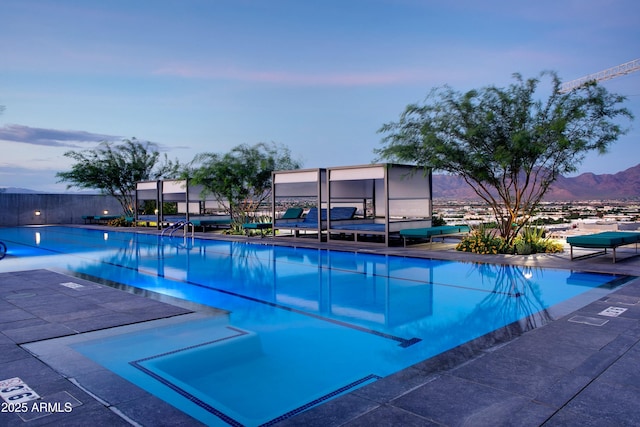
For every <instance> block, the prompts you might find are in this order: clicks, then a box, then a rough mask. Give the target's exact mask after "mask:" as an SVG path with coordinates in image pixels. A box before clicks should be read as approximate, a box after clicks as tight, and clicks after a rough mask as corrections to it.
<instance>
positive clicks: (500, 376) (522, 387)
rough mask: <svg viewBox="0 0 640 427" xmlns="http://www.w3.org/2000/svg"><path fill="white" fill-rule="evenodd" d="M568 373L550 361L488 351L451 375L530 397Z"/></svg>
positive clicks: (453, 371)
mask: <svg viewBox="0 0 640 427" xmlns="http://www.w3.org/2000/svg"><path fill="white" fill-rule="evenodd" d="M566 373H567V371H566V370H564V369H561V368H557V367H554V366H551V365H548V364H541V363H536V362H531V361H529V360H523V359H516V358H513V357H509V356H506V355H503V354H500V353H492V354H487V355H486V356H484V357H481V358H478V359H475V360H473V362H471V363H467V364H465V365H463V366H461V367H459V368H456V369H454V370H452V371H451V375H455V376H457V377H461V378H465V379H467V380H470V381H474V382H477V383H479V384H483V385H486V386H489V387H493V388H496V389H499V390H504V391H507V392H509V393H514V394H519V395H522V396H527V397H529V398H534V397H535V396H537V395H539V394H540V393H542V392H543V391H545V390H547V389H549V388H550V387H551V386H552V385H553V384H555V383H556V382H557V381H558V379H559V378H561V377H563V376H564V375H565V374H566Z"/></svg>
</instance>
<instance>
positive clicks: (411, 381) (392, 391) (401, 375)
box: [353, 367, 434, 403]
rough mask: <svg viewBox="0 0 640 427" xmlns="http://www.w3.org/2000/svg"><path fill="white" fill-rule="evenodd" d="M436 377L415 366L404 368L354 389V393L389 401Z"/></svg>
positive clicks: (371, 398)
mask: <svg viewBox="0 0 640 427" xmlns="http://www.w3.org/2000/svg"><path fill="white" fill-rule="evenodd" d="M433 379H434V375H433V374H431V373H427V372H424V371H423V370H421V369H417V368H415V367H412V368H407V369H403V370H401V371H399V372H396V373H395V374H392V375H389V376H388V377H384V378H381V379H379V380H378V381H375V382H374V383H372V384H369V385H368V386H367V387H361V388H359V389H356V390H354V391H353V394H355V395H357V396H362V397H364V398H366V399H370V400H373V401H375V402H380V403H383V402H388V401H389V400H392V399H394V398H396V397H399V396H401V395H402V394H404V393H406V392H408V391H410V390H412V389H414V388H416V387H418V386H420V385H422V384H425V383H427V382H429V381H432V380H433Z"/></svg>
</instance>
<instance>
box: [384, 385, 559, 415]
mask: <svg viewBox="0 0 640 427" xmlns="http://www.w3.org/2000/svg"><path fill="white" fill-rule="evenodd" d="M391 404H392V405H394V406H397V407H399V408H402V409H405V410H407V411H410V412H413V413H415V414H418V415H420V416H422V417H424V418H427V419H430V420H433V421H434V422H436V423H440V424H444V425H449V426H463V425H467V426H469V425H472V426H485V425H486V426H496V425H508V424H511V423H512V422H513V421H514V419H515V417H521V415H519V414H525V413H526V414H527V417H528V422H530V423H531V424H530V425H538V424H540V423H541V422H543V421H544V420H546V419H547V418H548V417H549V416H551V414H552V413H553V409H552V408H548V407H545V406H542V405H537V404H534V403H533V402H531V400H530V399H527V398H525V397H523V396H520V395H515V394H512V393H508V392H505V391H501V390H498V389H495V388H493V387H488V386H485V385H482V384H478V383H475V382H473V381H468V380H465V379H462V378H459V377H454V376H450V375H443V376H442V377H440V378H438V379H437V380H436V381H432V382H430V383H427V384H425V385H424V386H422V387H419V388H417V389H415V390H413V391H411V392H410V393H407V394H405V395H404V396H402V397H400V398H398V399H396V400H394V401H392V402H391ZM534 423H537V424H534Z"/></svg>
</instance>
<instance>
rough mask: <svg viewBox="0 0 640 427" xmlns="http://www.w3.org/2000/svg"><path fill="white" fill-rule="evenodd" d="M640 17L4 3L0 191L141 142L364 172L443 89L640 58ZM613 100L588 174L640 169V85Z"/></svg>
mask: <svg viewBox="0 0 640 427" xmlns="http://www.w3.org/2000/svg"><path fill="white" fill-rule="evenodd" d="M638 16H640V2H638V1H637V0H566V1H565V0H540V1H535V2H531V1H513V0H511V1H507V0H505V1H496V0H485V1H482V2H479V1H476V0H460V1H446V2H445V1H435V0H433V1H431V0H308V1H304V0H154V1H152V2H151V1H142V0H138V1H136V0H106V1H105V0H2V5H1V7H0V106H4V111H3V112H2V113H1V114H0V153H1V154H0V188H1V187H21V188H29V189H33V190H38V191H43V192H62V191H65V189H66V184H65V183H61V182H58V179H57V178H56V176H55V175H56V173H57V172H61V171H68V170H70V168H71V166H72V164H73V163H72V160H71V159H69V158H68V157H65V156H64V153H65V152H68V151H82V150H89V149H92V148H93V147H95V146H96V145H98V144H99V143H100V142H102V141H111V142H115V143H118V142H121V141H122V140H123V139H125V138H127V139H128V138H132V137H135V138H137V139H138V140H141V141H150V142H153V143H155V144H157V145H158V146H159V147H160V149H161V151H162V152H163V153H166V154H167V155H168V156H169V158H171V159H178V160H180V161H181V162H183V163H188V162H190V161H191V160H193V158H194V156H196V155H197V154H200V153H205V152H212V153H226V152H228V151H229V150H231V149H232V148H233V147H235V146H237V145H240V144H249V145H253V144H256V143H258V142H274V143H277V144H282V145H284V146H287V147H288V148H289V149H290V150H291V152H292V154H293V156H294V157H295V158H297V159H299V160H300V161H301V162H302V164H303V167H305V168H317V167H332V166H347V165H361V164H368V163H371V162H372V161H374V160H375V157H376V156H375V154H374V149H375V148H379V147H380V146H381V140H382V138H383V135H382V134H380V133H379V132H378V131H379V129H380V127H381V126H382V125H383V124H385V123H389V122H393V121H396V120H397V119H398V118H399V116H400V114H401V113H402V111H403V110H404V108H405V107H406V106H407V105H408V104H412V103H420V102H423V101H424V99H425V97H426V95H427V94H428V93H429V91H431V90H432V89H433V88H436V87H441V86H443V85H448V86H451V87H452V88H453V89H456V90H459V91H466V90H469V89H473V88H482V87H486V86H490V85H495V86H499V87H506V86H508V85H509V84H511V83H513V82H514V80H513V77H512V75H513V73H520V74H522V75H523V76H524V77H525V78H529V77H537V76H538V75H539V73H540V72H542V71H546V70H551V71H555V72H557V73H558V75H559V77H560V78H561V79H562V80H563V81H570V80H573V79H577V78H580V77H582V76H585V75H588V74H592V73H595V72H598V71H601V70H604V69H608V68H611V67H614V66H617V65H619V64H623V63H626V62H629V61H633V60H635V59H638V58H640V26H639V25H638ZM602 85H603V86H604V87H606V88H607V89H608V90H609V91H611V92H614V93H617V94H620V95H624V96H626V97H627V98H628V100H627V102H626V104H625V105H626V107H627V108H629V109H630V110H631V111H632V113H633V114H634V115H635V116H636V117H637V119H636V121H635V122H633V123H625V126H630V130H629V132H628V133H627V135H625V136H623V137H621V138H620V139H619V140H618V141H617V142H615V143H614V144H613V145H612V146H611V148H610V150H609V152H608V153H607V154H605V155H597V154H593V155H591V154H590V155H589V156H588V157H587V158H586V159H585V161H584V162H583V163H582V164H581V165H580V166H579V173H582V172H593V173H598V174H602V173H616V172H620V171H623V170H625V169H627V168H629V167H632V166H635V165H637V164H639V163H640V155H639V154H638V153H639V152H640V150H638V148H637V144H638V137H639V136H640V132H639V131H638V129H639V128H640V125H639V124H638V121H640V72H636V73H632V74H629V75H626V76H622V77H618V78H615V79H612V80H609V81H606V82H602ZM75 190H77V189H72V190H71V191H75Z"/></svg>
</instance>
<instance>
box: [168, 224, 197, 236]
mask: <svg viewBox="0 0 640 427" xmlns="http://www.w3.org/2000/svg"><path fill="white" fill-rule="evenodd" d="M189 226H191V237H193V234H194V232H195V226H194V225H193V223H192V222H191V221H178V222H176V223H175V224H171V225H170V226H168V227H167V228H165V229H164V230H162V233H160V237H164V235H165V233H166V232H167V231H169V237H173V233H175V232H176V231H178V230H180V229H184V235H185V236H186V235H187V230H188V227H189Z"/></svg>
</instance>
